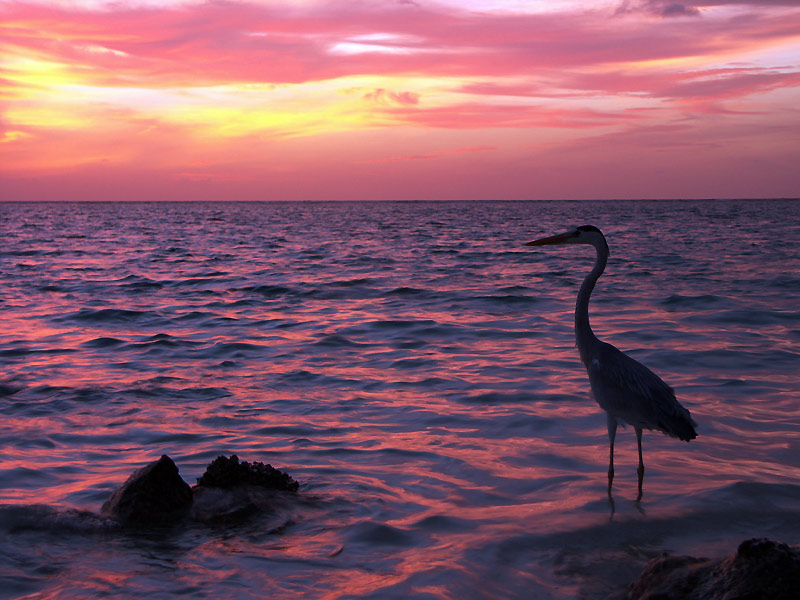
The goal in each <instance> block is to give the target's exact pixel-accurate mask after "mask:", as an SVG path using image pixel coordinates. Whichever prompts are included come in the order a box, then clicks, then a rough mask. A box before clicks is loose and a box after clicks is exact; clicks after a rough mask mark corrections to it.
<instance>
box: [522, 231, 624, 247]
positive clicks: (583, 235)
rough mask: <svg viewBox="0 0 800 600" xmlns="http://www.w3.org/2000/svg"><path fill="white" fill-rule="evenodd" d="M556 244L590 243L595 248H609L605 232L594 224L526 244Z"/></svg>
mask: <svg viewBox="0 0 800 600" xmlns="http://www.w3.org/2000/svg"><path fill="white" fill-rule="evenodd" d="M556 244H589V245H590V246H594V247H595V248H598V249H599V248H605V249H606V250H608V244H607V243H606V238H605V236H603V232H602V231H600V230H599V229H598V228H597V227H595V226H594V225H581V226H580V227H575V228H574V229H570V230H569V231H565V232H564V233H559V234H558V235H551V236H550V237H546V238H541V239H538V240H534V241H532V242H528V243H527V244H525V245H526V246H552V245H556Z"/></svg>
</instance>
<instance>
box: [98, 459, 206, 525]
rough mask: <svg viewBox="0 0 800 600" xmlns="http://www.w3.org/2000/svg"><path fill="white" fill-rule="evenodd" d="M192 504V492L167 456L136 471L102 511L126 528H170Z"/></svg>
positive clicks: (185, 513)
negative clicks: (163, 526)
mask: <svg viewBox="0 0 800 600" xmlns="http://www.w3.org/2000/svg"><path fill="white" fill-rule="evenodd" d="M191 505H192V489H191V488H190V487H189V484H187V483H186V482H185V481H184V480H183V479H181V476H180V474H179V472H178V467H177V466H176V465H175V463H174V462H173V461H172V459H171V458H170V457H169V456H167V455H166V454H165V455H163V456H162V457H161V458H159V459H158V460H156V461H153V462H151V463H150V464H148V465H146V466H144V467H142V468H141V469H138V470H137V471H134V473H133V474H132V475H131V476H130V477H129V478H128V480H127V481H126V482H125V483H123V484H122V485H121V486H120V487H118V488H117V489H116V490H114V493H112V494H111V497H110V498H109V499H108V500H107V501H106V502H105V504H103V508H102V509H101V512H102V513H103V514H104V515H108V516H110V517H113V518H114V519H116V520H117V521H119V522H120V523H122V524H123V525H170V524H173V523H176V522H178V521H180V520H181V519H182V518H184V517H185V516H186V515H187V514H188V513H189V509H190V507H191Z"/></svg>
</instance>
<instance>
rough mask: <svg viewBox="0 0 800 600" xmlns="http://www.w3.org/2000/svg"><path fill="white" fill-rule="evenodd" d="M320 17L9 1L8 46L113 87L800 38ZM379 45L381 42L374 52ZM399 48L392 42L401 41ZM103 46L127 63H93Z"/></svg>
mask: <svg viewBox="0 0 800 600" xmlns="http://www.w3.org/2000/svg"><path fill="white" fill-rule="evenodd" d="M333 6H334V5H331V6H330V7H328V8H327V10H326V9H317V11H315V12H303V11H301V10H299V9H294V10H287V9H283V10H281V9H279V8H277V7H276V6H272V7H265V6H257V5H253V4H248V3H244V2H238V3H237V2H209V3H205V4H200V5H190V6H187V7H182V8H181V7H172V8H165V9H152V8H150V9H141V8H140V9H127V10H126V9H123V8H119V9H116V10H114V11H97V12H87V11H70V10H67V9H59V8H53V7H44V6H41V5H28V4H25V3H21V2H18V3H11V4H7V5H4V6H3V8H0V12H2V13H4V14H3V17H4V22H5V24H4V26H3V37H4V39H5V43H6V44H11V45H14V46H17V47H19V48H28V49H30V50H32V51H35V52H37V53H41V54H43V55H46V56H52V57H53V58H56V59H59V60H62V61H65V62H68V63H71V64H75V66H76V68H77V67H78V66H79V67H80V68H81V69H82V70H84V72H85V71H86V69H89V70H90V72H92V73H93V77H95V78H96V79H97V80H98V81H99V82H104V83H106V84H109V85H111V84H114V83H123V82H128V83H130V82H131V81H134V82H138V83H140V84H146V85H182V84H195V85H210V84H219V83H227V82H231V81H239V82H272V83H291V82H302V81H310V80H320V79H329V78H333V77H340V76H344V75H357V74H382V75H386V74H391V73H415V72H424V73H427V74H431V75H439V76H445V75H447V76H502V75H509V76H510V75H524V74H528V75H532V74H535V73H537V72H538V70H540V69H542V68H559V69H561V68H588V67H592V66H597V65H608V64H613V63H619V62H627V61H640V60H662V59H669V58H677V57H686V56H702V55H705V54H708V53H715V52H724V51H730V50H734V49H736V48H740V47H741V46H742V45H743V44H746V43H756V42H759V41H761V42H763V41H764V40H768V39H781V38H786V37H790V36H794V35H796V32H797V31H798V29H800V13H795V14H794V15H789V17H787V16H786V15H780V16H770V15H769V14H764V15H761V16H754V17H752V18H748V19H744V20H743V19H738V20H737V19H733V18H731V19H725V20H723V21H717V20H715V21H711V20H708V19H692V20H691V22H687V21H681V22H677V21H670V22H651V21H642V22H641V23H640V24H639V26H637V27H633V28H632V27H630V26H628V25H626V24H624V23H623V22H621V21H619V20H616V19H614V18H613V16H612V15H609V14H604V13H582V14H575V15H572V16H570V17H569V18H564V16H563V15H554V14H527V15H503V14H484V15H479V14H473V13H466V12H455V11H454V12H450V13H446V12H444V11H441V10H436V11H435V10H432V9H426V8H421V7H418V6H413V5H389V8H380V5H378V8H375V7H372V8H369V7H367V5H360V4H358V3H356V4H353V5H352V7H351V8H350V9H349V10H347V11H345V10H341V9H337V8H334V7H333ZM375 32H391V33H392V34H394V35H396V36H400V37H402V38H403V39H404V40H405V41H403V42H402V46H403V48H404V49H405V50H406V52H403V53H368V52H365V53H356V54H352V55H340V54H336V53H332V52H331V51H330V49H331V47H332V45H334V44H336V43H339V42H343V41H347V40H350V39H354V38H358V37H359V36H367V35H371V34H374V33H375ZM371 43H372V44H373V45H379V43H377V42H371ZM392 43H393V44H396V43H395V42H392ZM91 46H101V47H105V48H109V49H111V50H114V51H116V52H119V53H124V54H115V53H112V52H108V53H96V52H95V53H92V52H91V51H87V47H91Z"/></svg>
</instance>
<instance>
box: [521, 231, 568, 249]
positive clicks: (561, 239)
mask: <svg viewBox="0 0 800 600" xmlns="http://www.w3.org/2000/svg"><path fill="white" fill-rule="evenodd" d="M568 239H569V236H568V235H567V234H566V233H559V234H558V235H551V236H550V237H546V238H542V239H539V240H533V241H532V242H528V243H527V244H525V245H526V246H551V245H553V244H566V243H567V240H568Z"/></svg>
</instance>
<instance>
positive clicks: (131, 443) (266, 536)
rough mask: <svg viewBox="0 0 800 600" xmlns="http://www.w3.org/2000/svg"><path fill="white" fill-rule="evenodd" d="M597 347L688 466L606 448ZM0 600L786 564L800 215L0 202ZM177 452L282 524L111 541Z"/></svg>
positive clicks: (404, 591)
mask: <svg viewBox="0 0 800 600" xmlns="http://www.w3.org/2000/svg"><path fill="white" fill-rule="evenodd" d="M584 223H592V224H595V225H597V226H598V227H600V228H601V229H603V231H604V232H605V233H606V235H607V237H608V240H609V244H610V246H611V259H610V260H609V264H608V267H607V270H606V273H605V274H604V275H603V277H602V278H601V279H600V282H599V284H598V286H597V289H596V290H595V293H594V298H593V300H592V308H591V315H592V324H593V327H594V329H595V332H596V333H597V334H598V336H599V337H601V339H605V340H606V341H610V342H612V343H614V344H615V345H617V346H618V347H620V348H621V349H623V350H625V351H626V352H628V353H629V354H630V355H632V356H634V357H635V358H637V359H639V360H641V361H643V362H645V363H646V364H647V365H648V366H649V367H650V368H651V369H653V370H654V371H656V372H657V373H659V374H660V375H661V376H662V377H663V378H664V379H665V380H666V381H667V382H668V383H670V384H671V385H672V386H673V387H674V388H675V389H676V392H677V394H678V397H679V399H680V401H681V402H682V403H683V404H684V406H686V407H687V408H689V409H690V410H691V411H692V414H693V416H694V418H695V420H696V421H697V422H698V423H699V428H698V432H699V437H698V438H697V439H696V440H694V441H693V442H691V443H690V444H686V443H684V442H679V441H677V440H675V439H671V438H667V437H665V436H662V435H661V434H658V433H646V434H645V437H644V453H645V455H644V456H645V463H646V465H647V473H646V475H645V485H644V498H643V500H642V501H641V502H640V503H637V502H635V501H634V500H635V497H636V460H637V459H636V443H635V437H634V435H633V432H632V430H631V429H623V430H620V431H619V432H618V434H617V445H616V448H617V459H616V478H615V487H614V496H613V498H614V502H613V510H612V505H611V503H609V500H608V498H607V496H606V468H607V464H606V461H607V436H606V425H605V417H604V415H603V413H602V411H601V410H600V409H599V407H598V406H597V405H596V404H595V403H594V401H593V400H591V398H590V396H589V392H588V380H587V378H586V374H585V371H584V370H583V366H582V365H581V363H580V361H579V359H578V355H577V351H576V349H575V348H574V338H573V333H572V311H573V307H574V298H575V294H576V293H577V289H578V287H579V285H580V282H581V279H582V278H583V276H584V275H585V274H586V272H588V270H589V269H590V268H591V264H592V260H593V258H594V257H593V254H594V253H593V251H592V250H591V249H590V248H586V247H573V246H570V247H548V248H542V249H532V248H526V247H524V246H522V244H523V243H524V242H526V241H529V240H531V239H534V238H536V237H541V236H544V235H550V234H553V233H557V232H560V231H562V230H564V229H566V228H567V227H568V226H570V225H580V224H584ZM0 234H1V235H2V238H1V239H2V240H3V244H2V247H0V284H1V285H2V288H0V309H1V310H2V320H3V327H2V330H0V364H2V371H0V414H2V421H0V532H2V535H0V597H2V598H13V597H19V596H25V595H31V596H30V597H34V598H51V597H52V598H56V597H57V598H79V597H87V596H93V597H103V596H117V597H127V598H135V597H145V596H146V597H148V598H172V597H175V596H190V597H197V598H251V597H252V598H259V597H265V596H269V597H273V598H297V597H303V598H325V599H327V598H381V599H383V598H453V599H455V598H459V599H463V598H544V599H547V598H555V599H561V598H603V597H605V596H606V595H607V594H609V593H611V592H614V591H616V590H619V589H620V586H621V585H624V583H626V582H628V581H630V580H631V579H632V578H634V577H635V575H636V574H637V573H638V572H639V570H640V569H641V567H642V566H643V565H644V564H645V562H646V561H647V560H648V559H649V558H651V557H653V556H655V555H657V554H659V553H660V552H663V551H670V552H687V553H694V554H707V555H708V554H711V555H713V554H726V553H731V552H732V551H733V550H734V549H735V547H736V545H737V543H738V542H739V541H741V540H742V539H744V538H746V537H753V536H770V537H773V538H774V539H778V540H781V541H784V542H787V543H800V520H798V519H797V514H798V510H800V404H799V403H798V399H799V398H800V369H798V367H800V302H798V297H800V243H799V242H798V240H800V203H798V202H791V201H769V202H767V201H735V202H734V201H728V202H715V201H704V202H683V201H681V202H677V201H676V202H650V201H646V202H645V201H642V202H616V201H614V202H611V201H609V202H530V203H524V202H496V203H466V202H465V203H285V204H284V203H258V204H246V203H204V204H182V203H164V204H158V203H131V204H115V203H108V204H81V203H53V204H28V203H4V204H0ZM164 453H166V454H169V455H170V456H171V457H172V458H173V459H174V460H175V461H176V463H177V464H178V466H179V467H180V469H181V474H182V475H183V477H184V479H186V480H187V481H188V482H190V483H194V481H195V479H196V478H197V477H199V476H200V475H201V474H202V472H203V470H204V467H205V465H206V464H207V463H208V462H209V461H211V460H212V459H213V458H214V457H216V456H217V455H219V454H223V453H224V454H233V453H235V454H238V455H239V456H240V457H241V458H242V459H245V460H258V461H263V462H268V463H271V464H273V465H274V466H276V467H279V468H282V469H285V470H288V471H289V472H290V473H291V474H292V475H293V476H294V477H295V478H296V479H297V480H298V481H299V482H300V483H301V495H300V498H299V500H298V501H297V502H294V503H287V504H286V505H285V506H284V507H283V508H281V509H280V510H278V511H277V512H276V513H275V514H272V515H264V516H263V517H260V518H255V519H253V520H250V521H248V522H245V523H241V524H236V525H232V526H228V527H222V526H220V527H206V526H192V527H188V528H184V529H180V530H175V531H166V532H165V531H143V532H128V533H121V532H119V531H113V530H107V529H104V528H103V527H101V526H98V523H97V522H96V521H94V520H93V519H92V518H91V517H90V516H87V515H86V514H82V513H80V512H79V511H97V510H99V507H100V505H101V504H102V503H103V501H104V500H105V499H106V498H107V497H108V495H109V494H110V493H111V491H112V490H113V489H114V488H115V487H116V486H117V485H118V484H119V483H121V482H122V481H123V480H124V479H125V478H126V477H127V476H128V475H129V474H130V472H131V471H133V470H134V469H135V468H137V467H139V466H142V465H143V464H146V463H147V462H149V461H151V460H154V459H156V458H158V456H160V455H161V454H164Z"/></svg>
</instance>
